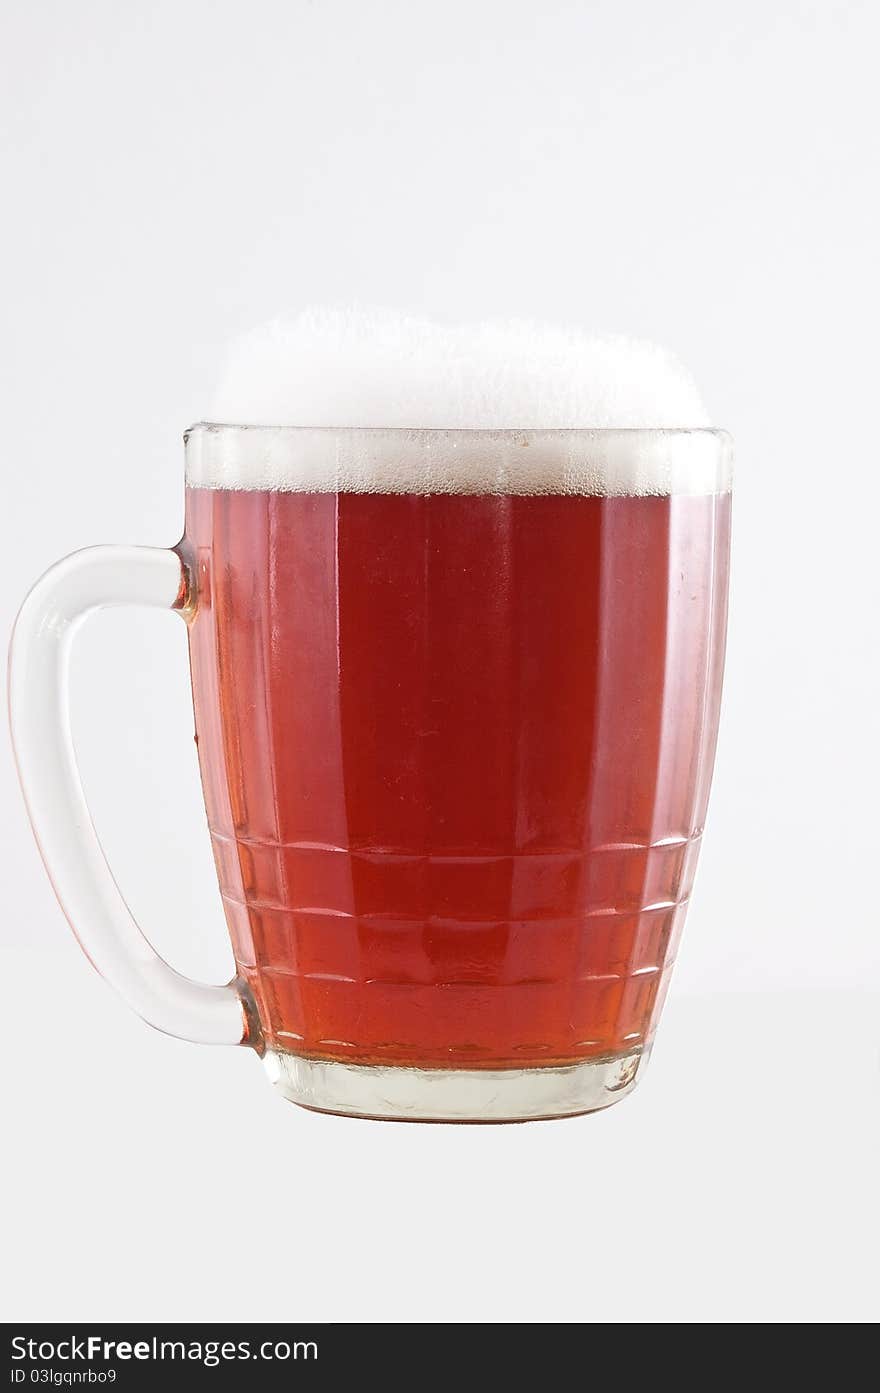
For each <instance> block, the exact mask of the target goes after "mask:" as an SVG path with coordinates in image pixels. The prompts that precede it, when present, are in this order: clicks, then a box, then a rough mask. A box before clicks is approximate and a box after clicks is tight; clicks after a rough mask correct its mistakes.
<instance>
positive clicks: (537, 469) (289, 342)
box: [187, 309, 728, 494]
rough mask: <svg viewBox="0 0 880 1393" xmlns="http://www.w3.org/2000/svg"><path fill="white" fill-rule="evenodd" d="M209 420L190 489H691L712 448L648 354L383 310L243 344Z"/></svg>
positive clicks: (714, 468) (672, 363)
mask: <svg viewBox="0 0 880 1393" xmlns="http://www.w3.org/2000/svg"><path fill="white" fill-rule="evenodd" d="M212 416H213V420H214V421H218V422H223V423H224V426H222V427H220V426H208V425H205V426H201V427H197V428H194V430H193V431H191V432H190V433H189V436H188V446H187V480H188V482H189V483H190V485H191V486H197V487H205V488H239V489H241V488H245V489H246V488H251V489H279V490H295V491H306V490H308V491H325V492H326V491H340V492H343V491H357V492H373V493H412V492H415V493H436V492H444V493H459V492H465V493H485V492H490V493H519V494H529V493H560V492H563V493H588V494H605V493H618V494H629V493H657V494H665V493H669V492H673V491H675V492H679V491H684V492H699V493H705V492H711V491H714V489H715V488H717V487H718V486H719V481H718V475H719V469H720V467H721V466H720V464H719V460H720V457H721V456H722V455H723V456H726V455H727V453H728V452H727V450H726V446H725V445H724V443H723V441H722V440H721V438H720V437H719V436H718V435H715V434H712V433H709V432H705V431H704V430H703V429H701V428H705V427H706V426H707V425H708V416H707V414H706V410H705V408H704V406H703V404H702V402H701V400H700V396H699V393H698V392H697V389H696V386H695V384H694V382H693V379H692V378H691V376H690V374H689V373H688V372H687V371H686V370H685V369H684V368H683V367H682V365H681V364H680V363H679V362H678V361H677V360H676V359H675V357H674V356H673V355H672V354H671V353H669V352H668V351H667V350H666V349H663V348H659V347H657V346H656V345H654V344H650V343H646V342H642V341H639V340H630V339H624V338H618V337H615V338H591V337H588V336H587V335H585V334H583V333H580V332H578V331H575V330H566V329H556V328H550V327H546V326H541V325H533V324H528V323H524V322H519V321H515V322H511V323H506V324H503V323H499V324H491V323H488V324H472V325H440V324H432V323H430V322H428V321H425V320H421V319H414V318H407V317H404V316H400V315H395V314H391V313H388V312H384V311H373V312H365V311H361V310H348V311H342V310H329V309H325V310H320V309H315V310H308V311H305V312H304V313H303V314H301V315H299V316H298V317H297V318H296V319H294V320H292V321H290V322H286V323H285V322H281V321H275V322H273V323H271V324H268V325H266V326H264V327H262V328H260V329H256V330H254V331H253V332H251V333H249V334H247V335H245V336H244V337H243V338H241V339H239V340H238V341H237V342H235V343H233V344H232V345H231V346H230V348H229V350H228V353H227V360H226V365H225V369H224V372H223V374H222V376H221V379H220V382H219V384H218V387H217V390H216V393H215V395H214V400H213V408H212ZM235 425H238V426H242V427H248V429H244V430H242V429H239V430H234V429H229V428H228V427H229V426H235ZM253 427H259V428H260V429H252V428H253ZM291 427H296V428H297V429H295V430H291V429H290V428H291ZM585 432H586V434H585ZM606 432H607V434H606ZM649 432H656V434H650V433H649ZM661 432H663V433H661ZM722 473H723V470H722Z"/></svg>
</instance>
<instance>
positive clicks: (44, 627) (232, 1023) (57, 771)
mask: <svg viewBox="0 0 880 1393" xmlns="http://www.w3.org/2000/svg"><path fill="white" fill-rule="evenodd" d="M186 595H187V584H186V575H185V572H184V569H183V566H182V565H181V562H180V558H179V557H178V556H177V554H176V552H173V551H165V550H164V549H161V548H158V547H112V546H108V547H90V548H88V549H87V550H85V551H79V552H75V553H74V554H73V555H72V556H68V557H66V558H65V560H63V561H59V562H58V563H57V564H56V565H55V566H53V567H52V568H51V569H50V570H49V571H47V572H46V574H45V575H44V576H43V578H42V579H41V580H39V581H38V582H37V584H36V585H35V586H34V588H33V590H31V592H30V594H29V595H28V597H27V599H26V600H25V602H24V604H23V605H22V607H21V611H20V613H19V616H18V619H17V620H16V624H15V630H14V632H13V636H12V645H11V648H10V655H9V711H10V719H11V725H12V742H13V745H14V747H15V754H16V759H17V761H18V770H19V775H20V778H21V784H22V789H23V790H24V796H25V801H26V803H27V807H28V812H29V814H30V819H31V823H32V825H33V829H34V834H35V836H36V839H37V843H38V845H39V848H40V851H41V853H42V857H43V861H44V862H45V865H46V870H47V871H48V873H49V878H50V879H51V881H52V884H53V886H54V887H55V892H56V894H57V896H58V899H59V901H60V903H61V907H62V909H63V910H64V913H65V914H66V915H67V918H68V920H69V922H70V925H71V928H72V929H73V932H74V934H75V935H76V937H77V939H78V940H79V943H80V946H81V947H82V949H83V951H84V952H85V954H86V956H87V957H88V958H89V959H90V961H91V962H92V963H93V964H94V966H95V967H96V968H97V969H98V971H99V972H100V973H101V974H102V976H103V977H105V978H106V979H107V981H108V982H109V983H110V985H111V986H113V987H115V989H116V990H117V991H118V992H119V994H120V996H122V998H123V999H124V1000H125V1001H127V1002H128V1004H129V1006H131V1007H132V1008H133V1009H134V1010H135V1011H137V1013H138V1015H140V1016H142V1017H143V1019H144V1020H145V1021H147V1022H148V1023H149V1024H150V1025H152V1026H155V1027H156V1029H157V1030H162V1031H164V1032H165V1033H166V1034H168V1035H176V1036H179V1037H180V1038H181V1039H184V1040H196V1041H200V1042H202V1043H205V1044H212V1045H224V1044H229V1045H233V1044H240V1043H246V1042H247V1040H248V1034H249V1030H248V1013H247V1010H246V1007H245V1002H244V1000H243V998H242V997H241V996H240V994H239V992H238V990H237V987H236V985H235V983H234V982H230V983H229V984H228V985H227V986H225V987H216V986H207V985H205V984H204V983H201V982H193V981H191V980H190V979H189V978H188V977H183V976H182V975H181V974H180V973H179V972H175V970H174V968H172V967H169V965H168V963H166V962H165V961H164V959H163V958H160V957H159V955H158V953H156V952H155V950H154V949H153V948H152V947H151V945H150V944H149V943H148V942H147V940H146V938H145V937H144V936H143V934H142V933H141V931H140V929H139V928H138V926H137V924H136V922H135V920H134V917H133V916H132V914H131V911H130V910H129V908H128V905H127V904H126V903H125V900H124V899H123V898H122V895H121V893H120V891H119V887H118V886H117V884H116V881H115V880H114V879H113V874H112V872H111V870H110V867H109V866H108V864H107V861H106V859H105V857H104V853H103V851H102V849H101V844H100V842H99V840H98V836H97V833H96V831H95V828H94V825H93V823H92V819H91V816H90V814H89V809H88V805H87V803H86V799H85V794H84V792H83V787H82V781H81V779H80V776H79V770H78V768H77V764H76V756H75V754H74V747H73V736H72V733H71V728H70V703H69V700H68V687H69V681H68V674H69V657H70V648H71V642H72V639H73V635H74V633H75V632H76V630H77V628H78V626H79V624H80V623H81V622H82V620H83V619H84V618H85V616H86V615H88V614H91V613H92V612H93V611H94V610H96V609H101V608H103V607H104V606H106V605H148V606H150V607H151V608H154V609H177V610H181V609H182V608H183V606H184V604H185V602H186Z"/></svg>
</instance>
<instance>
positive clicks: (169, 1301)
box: [0, 0, 880, 1321]
mask: <svg viewBox="0 0 880 1393" xmlns="http://www.w3.org/2000/svg"><path fill="white" fill-rule="evenodd" d="M878 16H880V11H878V9H877V7H876V5H874V4H873V3H872V2H871V0H847V3H840V4H835V5H830V4H810V3H806V0H774V3H773V4H770V5H768V4H766V3H764V0H736V2H735V3H734V2H733V0H721V3H710V4H706V3H703V2H702V0H668V3H666V4H663V5H655V4H652V3H650V2H649V0H593V3H589V4H588V3H573V2H572V3H569V2H568V0H547V2H546V3H544V4H540V5H539V4H537V3H522V0H464V2H463V0H444V3H443V4H439V3H418V0H416V3H412V2H411V0H410V3H404V2H403V0H386V3H381V4H380V3H378V0H364V3H356V0H314V2H313V3H309V2H308V0H277V2H276V0H251V3H249V4H248V5H235V4H231V3H230V4H222V3H208V0H204V3H198V0H157V3H153V4H150V5H143V6H134V5H120V4H118V3H117V2H116V0H103V2H100V0H81V3H79V4H78V5H75V6H71V5H68V4H63V3H61V0H56V2H55V3H49V0H29V3H24V0H18V3H10V4H7V6H6V7H5V9H4V19H3V24H2V29H3V32H2V34H0V65H2V73H0V148H2V169H0V191H2V198H3V203H4V212H3V216H2V224H0V239H2V247H0V266H2V287H0V289H2V296H0V302H2V306H3V332H2V335H0V359H2V361H0V383H2V388H0V390H2V393H3V403H2V405H3V413H2V468H3V500H4V507H3V508H2V517H0V527H2V538H0V568H2V578H0V580H2V584H0V603H2V615H0V617H2V627H3V628H4V629H5V630H7V631H8V629H9V627H10V626H11V624H12V620H13V618H14V614H15V610H16V608H17V606H18V603H19V601H20V599H21V597H22V595H23V593H24V591H25V589H26V587H27V585H28V584H29V583H30V581H31V580H32V579H34V578H35V577H36V575H38V574H39V573H40V572H41V571H42V570H43V569H45V567H46V566H47V565H48V564H49V563H50V562H51V561H52V560H54V559H55V558H56V557H57V556H59V555H61V554H62V553H65V552H67V551H70V550H73V549H75V548H77V547H80V546H83V545H87V544H90V543H93V542H101V541H127V542H144V543H159V544H162V543H171V542H174V541H175V540H176V539H177V536H178V535H179V531H180V527H181V518H182V449H181V444H180V436H181V432H182V430H183V428H184V427H185V426H186V425H187V424H189V422H190V421H192V420H194V419H197V418H199V417H200V416H201V415H203V413H204V412H205V410H206V402H207V399H208V395H209V391H210V387H211V384H212V379H213V375H214V372H215V369H216V366H217V362H218V358H219V352H220V346H221V344H222V343H223V341H224V340H225V339H226V338H227V337H228V336H229V335H230V334H232V333H235V332H236V331H238V330H240V329H242V328H246V327H249V326H250V325H252V324H253V323H255V322H258V321H259V320H261V319H265V318H268V317H271V316H273V315H275V314H277V313H279V312H281V313H284V312H286V311H295V310H296V309H297V308H298V307H299V306H301V305H303V304H305V303H310V302H322V301H329V302H333V303H342V302H346V301H350V300H353V299H354V300H358V301H361V302H365V303H380V304H381V303H384V304H391V305H393V306H400V307H403V308H407V309H412V310H416V311H420V312H425V313H428V314H433V315H438V316H440V317H463V318H471V317H479V316H486V315H507V314H515V315H522V316H533V317H538V318H545V319H550V320H561V321H563V322H573V323H577V324H582V325H585V326H587V327H588V328H591V329H597V330H600V331H617V330H620V331H624V332H629V333H634V334H637V335H644V336H646V337H649V338H655V339H659V340H660V341H661V342H666V343H668V344H669V345H670V346H671V347H672V348H673V349H675V350H676V351H677V352H678V353H679V354H680V355H681V357H682V358H683V359H684V360H685V361H686V362H687V363H688V364H689V365H690V366H691V368H692V369H693V371H694V372H695V374H696V376H697V379H698V381H699V383H700V385H701V386H702V388H703V391H704V394H705V397H706V399H707V402H708V404H709V408H710V410H711V412H712V415H713V419H714V420H715V421H716V422H717V424H719V425H723V426H725V427H727V428H728V429H729V430H730V431H731V432H732V433H733V434H734V436H735V439H736V443H737V451H738V474H737V499H736V517H735V532H736V535H735V554H734V584H733V597H732V610H731V634H730V645H729V655H728V675H727V682H726V691H725V708H724V717H723V726H722V734H721V741H720V747H719V754H718V763H717V772H716V782H715V790H714V795H713V805H712V809H711V814H710V824H709V829H708V832H707V836H706V842H705V849H704V853H703V861H702V867H701V873H700V877H699V880H698V886H697V893H696V896H695V899H694V903H693V907H692V910H691V915H690V921H689V924H688V932H687V934H686V938H685V944H684V948H683V951H682V956H681V959H680V964H679V967H678V969H677V977H676V982H675V985H674V988H673V992H672V994H671V996H670V1000H669V1004H668V1006H667V1012H666V1018H665V1020H664V1023H663V1026H662V1028H661V1032H660V1043H659V1044H658V1048H657V1050H656V1052H655V1059H654V1062H653V1064H652V1068H651V1071H650V1073H649V1074H648V1076H647V1078H646V1080H645V1082H644V1083H643V1084H642V1085H641V1087H640V1090H639V1092H638V1093H637V1094H636V1095H635V1096H634V1097H633V1098H632V1099H631V1100H629V1101H628V1102H626V1103H625V1104H624V1105H623V1106H622V1107H621V1108H620V1109H614V1110H612V1112H611V1113H609V1114H605V1115H598V1116H595V1117H592V1118H585V1119H581V1120H578V1121H572V1122H567V1123H558V1124H542V1125H539V1126H538V1125H536V1126H533V1127H525V1128H515V1129H511V1128H498V1129H491V1128H476V1129H469V1128H464V1129H462V1128H457V1129H453V1128H439V1127H434V1128H392V1127H387V1126H382V1125H380V1124H372V1123H355V1122H346V1121H338V1120H335V1119H324V1118H320V1117H316V1116H311V1115H309V1114H306V1113H301V1112H299V1111H298V1110H296V1109H293V1108H291V1107H289V1106H288V1107H285V1106H284V1105H283V1104H282V1103H281V1102H279V1101H276V1099H275V1098H274V1096H273V1094H272V1092H271V1090H270V1089H269V1088H268V1085H266V1084H265V1082H264V1081H263V1080H262V1078H261V1075H260V1071H259V1068H258V1066H257V1064H256V1062H255V1061H254V1060H253V1058H252V1057H250V1056H249V1055H247V1054H245V1052H235V1051H231V1050H227V1051H223V1050H216V1051H210V1050H207V1049H203V1050H198V1049H196V1048H195V1047H190V1046H187V1045H184V1044H181V1043H178V1042H176V1041H172V1040H168V1039H164V1038H160V1037H158V1036H156V1035H154V1034H152V1033H151V1032H148V1031H147V1030H146V1029H145V1028H144V1027H143V1026H141V1025H140V1023H139V1022H138V1021H136V1020H135V1019H134V1018H133V1017H130V1016H129V1015H128V1014H127V1013H126V1012H125V1010H124V1008H123V1007H122V1005H121V1004H120V1003H119V1002H118V1001H117V1000H116V999H115V998H113V997H112V996H111V994H110V993H109V991H108V990H107V989H106V988H104V987H103V985H102V984H101V983H100V982H99V981H98V979H97V978H96V977H94V975H93V974H92V973H91V971H90V969H89V968H88V966H87V964H86V963H85V961H84V960H83V959H81V958H80V957H79V956H78V954H77V950H76V947H75V945H74V943H73V940H72V938H71V937H70V935H69V933H68V931H67V928H66V926H65V924H64V921H63V918H62V916H61V913H60V911H59V910H58V908H57V905H56V903H55V901H54V898H53V896H52V892H51V890H50V888H49V885H48V882H47V880H46V878H45V875H44V873H43V871H42V867H41V865H40V862H39V859H38V856H37V853H36V850H35V848H34V845H33V842H32V839H31V836H30V833H29V830H28V827H27V824H26V820H25V817H24V813H23V810H22V807H21V804H20V799H19V795H18V790H17V786H16V785H15V781H14V775H13V769H12V761H11V756H10V754H9V750H8V748H3V749H2V750H0V762H2V771H0V772H2V804H3V806H2V818H3V824H2V825H3V828H4V836H3V843H2V845H3V856H4V867H3V885H4V890H5V903H4V913H3V922H2V933H3V940H4V945H5V949H4V954H3V957H2V959H0V965H2V966H3V970H4V982H3V989H4V1003H5V1006H4V1036H5V1039H4V1043H3V1049H2V1059H3V1071H4V1076H5V1078H6V1084H5V1097H6V1100H7V1101H6V1102H5V1103H4V1111H5V1112H6V1114H7V1119H8V1121H9V1122H10V1124H11V1125H10V1133H9V1135H10V1138H11V1140H10V1142H8V1143H7V1144H6V1147H5V1151H4V1156H3V1162H2V1164H3V1168H4V1170H5V1171H6V1172H7V1174H6V1177H5V1179H4V1193H5V1194H6V1196H7V1201H8V1200H9V1199H10V1197H12V1198H13V1203H12V1204H11V1205H10V1206H9V1209H10V1212H9V1213H8V1214H7V1219H6V1234H5V1238H6V1243H7V1251H8V1255H9V1258H10V1260H8V1261H7V1262H6V1264H4V1266H5V1268H6V1272H7V1276H8V1277H9V1278H10V1279H11V1281H10V1288H11V1289H10V1291H9V1293H8V1298H7V1300H6V1301H5V1302H4V1314H5V1315H6V1317H7V1318H9V1319H11V1318H25V1317H30V1318H41V1319H67V1318H71V1319H74V1318H79V1319H86V1318H88V1319H92V1320H94V1319H108V1320H109V1319H111V1318H117V1319H123V1318H143V1319H150V1318H177V1319H187V1318H201V1317H206V1318H213V1319H218V1320H219V1319H234V1318H241V1319H258V1318H261V1317H269V1318H290V1319H296V1318H305V1317H310V1318H315V1319H364V1320H371V1321H372V1320H383V1319H394V1318H399V1319H406V1320H412V1319H429V1320H437V1321H450V1320H456V1319H491V1320H500V1321H508V1320H511V1321H512V1320H516V1321H520V1320H526V1319H536V1320H541V1321H543V1320H550V1319H554V1318H560V1319H564V1320H576V1321H632V1320H649V1321H650V1320H664V1321H666V1320H671V1321H689V1320H722V1321H724V1320H726V1321H742V1320H773V1321H777V1320H847V1319H856V1320H860V1319H867V1318H870V1317H871V1316H872V1315H873V1316H876V1315H877V1314H878V1313H880V1306H878V1302H877V1299H876V1289H875V1287H874V1283H875V1280H876V1278H875V1275H874V1267H873V1263H872V1262H871V1265H869V1259H870V1258H871V1254H872V1245H874V1244H876V1241H877V1206H876V1199H875V1197H874V1194H873V1188H874V1187H873V1186H871V1185H870V1184H869V1181H870V1177H871V1174H872V1167H873V1166H875V1165H876V1159H877V1140H878V1127H877V1094H878V1081H880V1068H878V1065H880V1059H878V1029H880V1012H878V1006H880V999H878V982H880V951H878V943H880V933H878V922H877V920H878V915H877V907H876V894H875V892H874V884H873V873H874V871H875V869H876V859H877V858H876V844H877V837H878V807H877V803H878V799H877V788H878V773H880V771H878V765H877V756H876V744H877V742H876V719H875V714H874V713H875V708H876V703H877V698H878V661H877V656H876V652H877V648H876V645H877V622H876V614H877V599H878V596H877V585H876V566H877V561H876V557H877V523H876V518H877V505H878V496H877V474H878V428H877V424H876V422H877V404H876V401H877V377H878V334H877V325H878V315H880V295H878V276H877V270H876V265H877V245H878V237H880V216H878V200H877V161H878V153H880V152H878V144H880V140H878V131H880V123H878V117H880V104H878V99H877V82H876V53H877V45H878V42H880V20H878ZM73 699H74V716H75V730H76V735H77V741H78V748H79V751H80V756H81V760H82V765H83V772H84V777H85V780H86V784H87V788H88V791H89V795H90V798H91V800H92V803H93V808H94V813H95V819H96V821H97V824H98V826H99V829H100V831H101V833H102V836H103V838H104V840H105V844H106V847H107V850H108V854H109V856H110V860H111V862H112V864H113V866H114V868H115V870H116V873H117V875H118V878H119V880H120V882H121V884H122V885H123V887H124V889H125V891H126V894H127V897H128V899H129V901H130V903H131V905H132V907H133V908H134V910H135V912H136V914H137V915H138V917H139V918H140V919H141V921H142V922H143V924H144V925H145V927H146V929H147V931H148V932H149V934H150V936H151V937H152V938H153V940H154V942H155V943H156V945H157V946H158V947H159V948H160V950H161V951H162V952H163V953H165V954H166V955H167V956H168V957H169V958H170V959H171V960H172V961H173V962H174V963H175V964H176V965H177V966H179V967H180V968H181V969H182V970H184V971H188V972H191V973H193V974H194V975H199V976H203V977H207V978H211V979H212V980H222V979H223V978H224V977H226V976H228V975H229V949H228V945H227V944H226V941H225V935H224V930H223V928H222V921H221V912H220V906H219V899H218V896H217V891H216V886H215V884H214V879H213V866H212V863H211V857H210V851H209V846H208V840H207V836H206V832H205V826H204V813H203V811H202V810H201V804H200V794H199V787H198V777H197V771H196V762H195V756H194V752H193V748H192V714H191V708H190V705H189V696H188V686H187V673H186V660H185V637H184V632H183V626H182V625H180V624H179V622H178V621H177V620H175V619H174V618H173V617H169V616H162V615H141V614H124V615H122V614H115V613H114V614H109V615H106V616H102V617H101V618H100V619H98V620H96V621H95V622H94V623H93V624H92V625H91V626H90V628H89V629H88V630H87V631H86V632H85V633H84V635H83V637H82V639H81V640H80V642H79V643H78V647H77V652H76V657H75V663H74V683H73Z"/></svg>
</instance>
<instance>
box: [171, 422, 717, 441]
mask: <svg viewBox="0 0 880 1393" xmlns="http://www.w3.org/2000/svg"><path fill="white" fill-rule="evenodd" d="M221 432H222V433H223V434H226V433H227V432H230V433H238V432H240V433H242V434H245V433H247V434H258V433H260V432H264V433H266V434H273V435H290V436H305V435H309V436H314V435H319V436H328V435H367V436H373V437H376V436H380V435H387V436H392V437H394V438H396V439H401V440H402V439H405V438H408V437H409V438H412V437H420V436H439V437H443V438H447V437H449V436H455V437H460V438H461V439H462V440H465V439H475V440H486V439H507V440H514V441H515V440H516V439H517V437H520V436H532V437H537V436H540V437H541V438H542V439H543V438H549V439H558V440H562V439H565V438H567V437H570V436H584V437H585V438H587V439H595V438H596V437H608V436H616V435H622V436H633V437H635V436H645V437H648V436H661V437H665V436H691V435H700V436H714V437H715V438H716V439H717V440H718V441H719V442H721V443H724V444H730V445H732V444H733V437H732V436H731V434H730V432H729V431H727V430H725V429H724V427H722V426H283V425H269V424H267V423H266V422H259V423H245V422H241V421H238V422H235V421H207V420H202V421H194V422H193V424H192V425H191V426H187V428H186V430H185V431H184V432H183V441H184V444H186V443H187V442H188V441H189V439H190V437H191V436H193V435H196V434H211V435H214V434H216V435H219V434H220V433H221Z"/></svg>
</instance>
